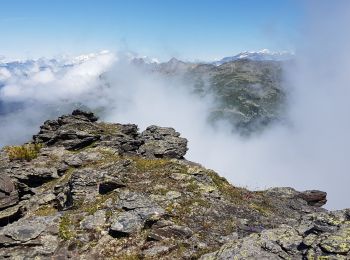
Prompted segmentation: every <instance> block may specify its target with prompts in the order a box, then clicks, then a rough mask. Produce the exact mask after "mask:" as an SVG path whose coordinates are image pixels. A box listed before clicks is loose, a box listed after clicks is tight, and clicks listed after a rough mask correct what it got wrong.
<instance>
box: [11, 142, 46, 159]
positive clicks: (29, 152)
mask: <svg viewBox="0 0 350 260" xmlns="http://www.w3.org/2000/svg"><path fill="white" fill-rule="evenodd" d="M41 148H42V144H24V145H15V146H7V147H5V151H6V153H7V155H8V157H9V159H10V161H14V160H21V161H24V160H25V161H31V160H33V159H35V158H37V157H38V154H39V152H40V149H41Z"/></svg>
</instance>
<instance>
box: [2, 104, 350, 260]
mask: <svg viewBox="0 0 350 260" xmlns="http://www.w3.org/2000/svg"><path fill="white" fill-rule="evenodd" d="M186 151H187V140H186V139H185V138H184V137H181V136H180V133H178V132H176V130H174V129H173V128H168V127H159V126H149V127H148V128H146V130H145V131H143V132H141V133H140V132H139V131H138V128H137V126H136V125H134V124H118V123H106V122H101V121H99V120H98V118H97V117H96V116H95V115H94V114H93V113H90V112H84V111H81V110H75V111H73V113H72V114H69V115H63V116H61V117H59V118H57V119H54V120H52V119H51V120H48V121H46V122H44V124H43V125H42V126H41V127H40V131H39V133H37V134H36V135H34V136H33V139H32V140H31V141H30V142H28V143H26V144H24V145H21V146H7V147H5V148H4V149H2V150H1V151H0V226H1V227H0V248H1V250H0V258H1V259H68V258H71V259H201V260H209V259H210V260H212V259H309V260H311V259H349V258H350V209H345V210H339V211H327V210H325V209H323V208H322V205H324V204H325V203H326V201H327V200H326V193H325V192H322V191H317V190H309V191H304V192H298V191H296V190H294V189H292V188H287V187H284V188H271V189H268V190H265V191H249V190H247V189H244V188H240V187H235V186H233V185H232V184H230V183H229V182H228V181H227V180H225V179H224V178H222V177H220V176H219V175H218V174H217V173H216V172H214V171H212V170H209V169H206V168H204V167H203V166H201V165H200V164H198V163H194V162H190V161H188V160H186V159H185V155H186ZM232 170H233V171H234V169H232ZM237 174H239V173H237Z"/></svg>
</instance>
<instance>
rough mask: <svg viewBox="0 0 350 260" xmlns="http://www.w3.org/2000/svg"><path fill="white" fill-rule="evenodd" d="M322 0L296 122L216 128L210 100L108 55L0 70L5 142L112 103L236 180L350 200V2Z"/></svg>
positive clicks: (295, 94) (295, 96)
mask: <svg viewBox="0 0 350 260" xmlns="http://www.w3.org/2000/svg"><path fill="white" fill-rule="evenodd" d="M318 3H321V2H319V1H317V3H316V5H312V8H310V15H309V19H308V24H306V25H305V27H304V29H305V34H304V37H303V38H302V39H301V42H300V44H299V49H298V52H297V57H298V60H297V62H296V66H295V68H294V69H293V70H291V71H289V73H288V75H287V76H288V77H287V78H288V81H289V84H288V85H289V90H290V93H289V97H290V100H289V107H290V110H289V119H290V125H289V126H282V125H275V126H273V127H272V128H270V129H268V130H267V131H266V132H265V133H264V134H262V135H259V136H253V137H252V138H250V139H244V140H243V139H241V138H240V137H239V136H238V135H234V134H232V133H230V131H229V130H228V128H226V127H225V126H221V127H219V128H215V129H214V128H212V127H210V126H209V125H208V124H207V120H206V118H207V115H208V110H209V108H210V104H211V100H209V99H206V100H203V99H199V98H198V97H195V96H193V95H191V94H190V91H189V87H188V86H184V85H182V84H181V83H180V82H179V81H177V80H176V79H169V78H167V79H166V78H162V77H160V76H157V75H151V74H146V73H144V72H142V71H140V70H138V69H136V68H135V67H133V66H130V65H129V64H128V63H127V62H125V59H124V58H123V56H120V55H116V54H114V53H110V52H101V53H99V54H94V55H88V56H81V57H80V58H77V59H74V60H73V61H69V62H67V61H49V60H46V61H45V62H44V61H43V60H41V61H37V62H32V63H28V64H22V65H21V66H14V67H13V68H11V67H10V68H0V82H2V84H1V83H0V86H1V85H3V86H2V87H1V88H0V102H2V103H0V106H2V109H3V111H6V109H9V107H10V109H11V111H12V112H11V113H5V114H3V115H1V114H0V121H1V125H0V145H5V144H11V143H19V142H23V141H26V140H28V138H30V135H32V134H34V133H36V132H37V131H38V126H39V125H40V124H41V123H42V122H43V121H44V120H46V119H48V118H55V117H56V116H58V115H60V114H62V113H69V112H71V109H72V108H73V107H74V106H75V105H76V104H80V103H81V104H85V105H87V106H88V107H90V108H91V109H95V110H99V109H101V108H106V109H105V110H104V111H103V112H102V114H101V115H102V119H104V120H108V121H114V122H122V123H127V122H131V123H136V124H138V125H139V126H140V128H141V129H143V128H145V127H146V126H148V125H151V124H157V125H162V126H172V127H174V128H176V129H177V130H178V131H179V132H181V133H182V136H184V137H186V138H188V139H189V148H190V149H189V152H188V155H187V158H188V159H190V160H194V161H196V162H200V163H202V164H204V165H205V166H207V167H210V168H212V169H215V170H216V171H218V172H219V173H220V174H221V175H224V176H225V177H227V178H228V179H229V180H230V181H231V182H232V183H233V184H236V185H242V186H248V187H250V188H267V187H271V186H291V187H294V188H296V189H299V190H304V189H321V190H325V191H327V192H328V198H329V204H328V207H329V208H344V207H350V204H349V201H348V200H347V198H349V197H350V189H349V187H348V185H349V181H350V173H349V170H350V158H349V154H350V153H349V149H350V148H349V147H350V138H349V132H350V117H349V111H350V102H349V101H348V99H349V97H350V73H349V70H350V52H349V51H348V48H349V47H348V46H350V38H349V33H348V32H347V31H346V30H341V29H342V28H345V27H346V26H347V24H350V21H348V20H349V18H348V17H350V13H349V10H350V8H349V4H347V2H339V3H341V4H339V5H337V6H333V7H332V8H333V9H331V10H330V9H329V6H328V5H322V4H318ZM322 3H323V2H322ZM329 39H331V41H330V40H329ZM17 65H18V64H17ZM104 72H105V73H104ZM101 74H102V76H101Z"/></svg>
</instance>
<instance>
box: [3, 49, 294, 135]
mask: <svg viewBox="0 0 350 260" xmlns="http://www.w3.org/2000/svg"><path fill="white" fill-rule="evenodd" d="M103 55H114V54H112V53H110V52H108V51H102V52H99V53H91V54H87V55H81V56H78V57H62V58H57V59H38V60H24V61H6V62H5V61H3V62H1V61H0V89H1V88H2V87H3V86H4V85H8V84H10V85H13V84H11V83H13V82H15V84H18V83H17V79H18V78H21V79H22V80H23V79H27V78H29V79H30V78H31V77H33V75H35V74H36V73H37V72H38V71H48V72H49V73H52V74H54V75H64V74H65V73H67V72H69V71H70V69H72V68H75V67H76V66H79V65H81V64H82V65H84V64H85V63H88V62H89V61H90V60H91V61H93V60H96V59H99V58H103ZM293 57H294V54H292V53H289V52H270V51H268V50H261V51H257V52H242V53H239V54H237V55H234V56H231V57H225V58H223V59H221V60H219V61H210V62H185V61H181V60H178V59H176V58H172V59H170V60H169V61H167V62H159V61H158V60H157V59H153V58H149V57H145V56H143V57H140V56H136V55H133V54H123V55H121V56H117V57H116V60H124V61H125V60H126V61H128V62H129V63H130V64H133V65H135V66H137V67H140V68H142V69H143V70H144V71H145V72H146V73H158V74H160V75H162V76H165V77H167V78H168V80H169V81H171V80H174V79H175V78H176V79H177V80H178V79H180V80H183V83H184V84H185V85H186V86H188V87H189V88H190V90H191V91H192V92H193V93H195V94H197V95H199V96H201V97H205V96H208V95H210V96H212V97H214V98H215V105H214V106H213V107H212V108H211V113H210V115H209V118H208V119H209V120H210V121H212V122H213V123H215V122H216V121H218V120H227V121H228V122H230V123H231V124H232V127H233V129H235V130H238V131H240V132H241V133H243V134H249V133H251V132H252V131H256V130H259V129H264V127H265V126H266V125H268V124H270V123H271V122H274V121H276V120H280V119H281V118H283V115H282V114H283V104H284V99H285V93H284V91H283V87H282V84H283V82H282V71H283V67H284V65H285V64H287V63H288V62H287V61H288V60H290V59H292V58H293ZM95 66H98V67H100V64H99V63H97V65H95ZM106 69H107V67H106ZM107 70H108V69H107ZM100 71H101V74H99V75H102V74H103V73H104V71H103V70H100ZM100 80H101V84H109V82H103V80H104V79H103V77H101V78H100ZM22 82H23V81H22ZM19 84H20V83H19ZM3 102H4V101H3V100H2V99H1V96H0V115H1V114H4V113H5V114H6V113H7V112H8V111H9V110H13V108H14V107H17V106H18V104H17V103H16V104H12V103H7V104H6V105H5V104H4V103H3ZM83 105H84V104H83ZM11 106H12V107H11ZM106 109H108V108H106Z"/></svg>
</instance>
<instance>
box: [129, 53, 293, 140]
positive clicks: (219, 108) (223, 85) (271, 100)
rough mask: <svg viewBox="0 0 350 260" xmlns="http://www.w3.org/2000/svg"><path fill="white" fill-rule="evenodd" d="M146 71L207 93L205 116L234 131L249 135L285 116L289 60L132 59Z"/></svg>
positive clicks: (203, 95) (204, 95)
mask: <svg viewBox="0 0 350 260" xmlns="http://www.w3.org/2000/svg"><path fill="white" fill-rule="evenodd" d="M133 63H134V64H136V65H137V66H141V67H143V68H145V69H146V70H147V71H149V72H153V73H160V74H161V75H165V76H166V77H168V78H169V80H172V78H174V77H175V78H176V79H177V80H179V79H180V80H182V82H183V83H184V84H185V85H186V86H189V87H190V88H191V92H192V93H194V94H196V95H198V96H200V97H206V96H210V97H213V99H214V104H213V105H212V106H211V107H210V112H209V117H208V120H209V121H210V122H211V123H212V124H214V125H215V123H216V122H218V121H221V120H224V121H226V122H228V123H229V124H230V125H231V127H232V130H233V131H236V132H239V133H240V134H242V135H250V134H252V133H255V132H260V131H262V130H264V129H265V128H266V127H267V126H269V125H270V124H271V123H274V122H277V121H283V120H284V112H285V109H286V91H285V90H286V89H285V86H284V85H285V84H284V77H283V70H284V68H285V67H286V66H291V62H290V61H280V60H277V61H276V60H251V59H246V58H244V59H233V60H229V61H227V62H222V63H220V64H218V65H216V64H212V63H186V62H183V61H180V60H177V59H175V58H173V59H171V60H170V61H168V62H166V63H159V64H157V63H145V62H144V61H143V60H142V59H136V60H133Z"/></svg>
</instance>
